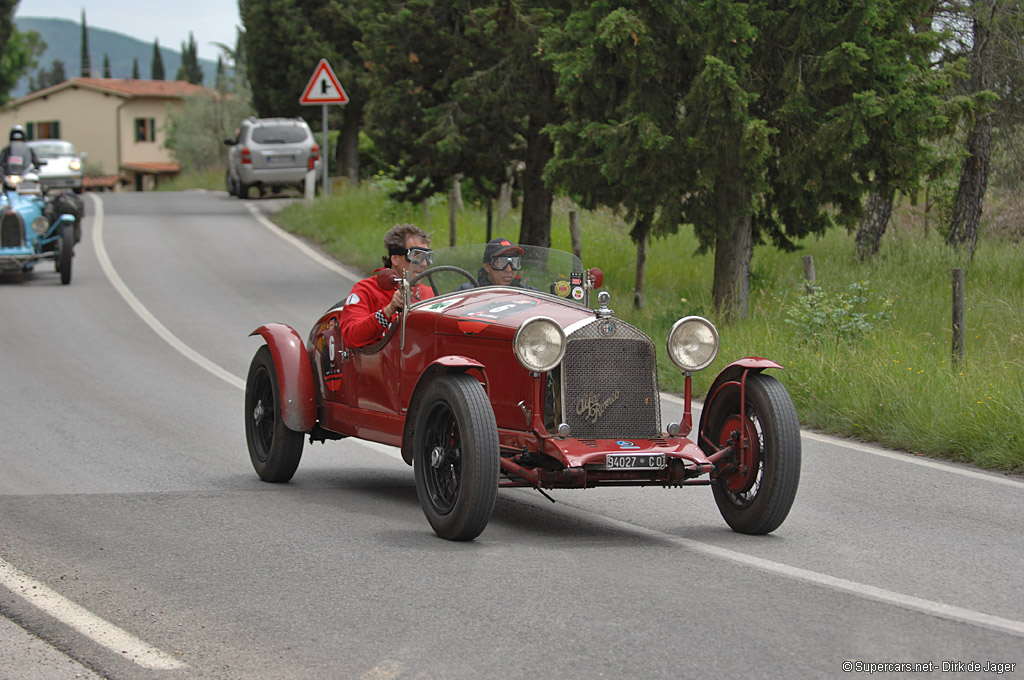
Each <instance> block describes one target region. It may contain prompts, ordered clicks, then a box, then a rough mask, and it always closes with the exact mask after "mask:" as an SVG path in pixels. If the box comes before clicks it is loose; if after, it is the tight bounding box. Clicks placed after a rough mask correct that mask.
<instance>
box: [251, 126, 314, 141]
mask: <svg viewBox="0 0 1024 680" xmlns="http://www.w3.org/2000/svg"><path fill="white" fill-rule="evenodd" d="M305 139H306V128H304V127H301V126H298V125H265V126H260V127H255V128H253V130H252V141H254V142H256V143H258V144H295V143H297V142H301V141H304V140H305Z"/></svg>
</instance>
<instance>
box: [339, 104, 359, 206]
mask: <svg viewBox="0 0 1024 680" xmlns="http://www.w3.org/2000/svg"><path fill="white" fill-rule="evenodd" d="M362 122H363V105H362V103H359V102H354V101H349V103H348V104H346V105H345V118H344V120H343V121H342V124H341V134H339V135H338V148H337V149H336V150H335V152H336V155H335V158H337V159H338V169H339V170H340V171H341V174H342V175H343V176H345V177H346V178H348V182H349V184H352V185H353V186H354V185H356V184H357V183H358V182H359V128H360V127H362Z"/></svg>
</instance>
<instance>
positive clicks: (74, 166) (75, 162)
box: [68, 158, 82, 170]
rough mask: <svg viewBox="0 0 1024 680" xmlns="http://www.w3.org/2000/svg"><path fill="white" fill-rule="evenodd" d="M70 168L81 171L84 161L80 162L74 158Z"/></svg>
mask: <svg viewBox="0 0 1024 680" xmlns="http://www.w3.org/2000/svg"><path fill="white" fill-rule="evenodd" d="M68 167H69V168H71V169H72V170H81V169H82V161H80V160H78V159H77V158H72V159H71V160H70V161H68Z"/></svg>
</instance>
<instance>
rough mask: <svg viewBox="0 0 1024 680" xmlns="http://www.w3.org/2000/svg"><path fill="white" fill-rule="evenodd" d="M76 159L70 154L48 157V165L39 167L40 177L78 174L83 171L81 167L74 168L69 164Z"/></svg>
mask: <svg viewBox="0 0 1024 680" xmlns="http://www.w3.org/2000/svg"><path fill="white" fill-rule="evenodd" d="M73 160H75V159H74V158H71V157H70V156H61V157H58V158H47V159H46V165H44V166H43V167H41V168H39V170H38V172H37V174H38V175H39V176H40V177H47V176H50V177H52V176H54V175H77V174H80V173H81V172H82V171H81V169H78V170H72V169H71V168H70V167H68V166H69V164H70V163H71V161H73Z"/></svg>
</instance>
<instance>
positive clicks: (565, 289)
mask: <svg viewBox="0 0 1024 680" xmlns="http://www.w3.org/2000/svg"><path fill="white" fill-rule="evenodd" d="M518 247H519V248H520V249H521V250H522V251H523V252H522V254H521V255H520V254H519V253H517V252H515V251H514V250H512V251H507V252H501V253H497V255H498V258H497V259H496V260H494V261H493V262H492V260H488V264H490V265H491V269H492V271H491V272H488V270H487V269H486V268H485V267H484V248H485V244H483V243H480V244H473V245H466V246H455V247H454V248H440V249H437V250H434V253H433V257H432V264H431V265H430V267H428V268H427V270H426V272H425V275H424V276H423V278H421V279H420V283H421V284H424V285H427V286H430V287H431V288H432V289H433V291H434V294H435V295H446V294H448V293H455V292H459V291H461V290H468V289H470V288H473V284H472V283H471V282H470V281H469V279H468V278H467V277H466V276H465V275H464V274H461V273H459V272H458V271H453V270H452V268H453V267H455V268H458V269H461V270H462V271H464V272H467V273H468V274H470V275H471V276H472V277H473V278H474V279H476V281H477V285H478V286H488V285H507V286H509V287H512V288H517V289H525V290H532V291H536V292H539V293H543V294H545V295H554V296H556V297H559V298H561V299H563V300H565V301H567V302H572V303H574V304H578V305H581V306H584V305H586V304H587V303H588V297H589V295H588V293H589V291H588V290H587V288H586V286H585V282H586V271H585V270H584V269H583V264H582V263H581V262H580V260H579V258H577V257H576V256H574V255H572V254H571V253H566V252H563V251H561V250H551V249H550V248H538V247H536V246H518ZM517 258H518V262H517V261H516V260H517ZM493 264H499V265H504V266H505V269H504V271H505V273H506V274H505V276H506V280H507V278H508V276H509V268H511V269H512V272H513V278H512V281H511V282H510V283H508V284H506V283H504V281H502V280H501V279H500V277H499V276H498V275H497V274H494V273H493ZM516 265H518V266H519V269H515V267H516ZM492 276H493V278H494V279H497V280H498V281H499V282H500V283H495V282H494V281H492V280H491V279H492Z"/></svg>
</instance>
